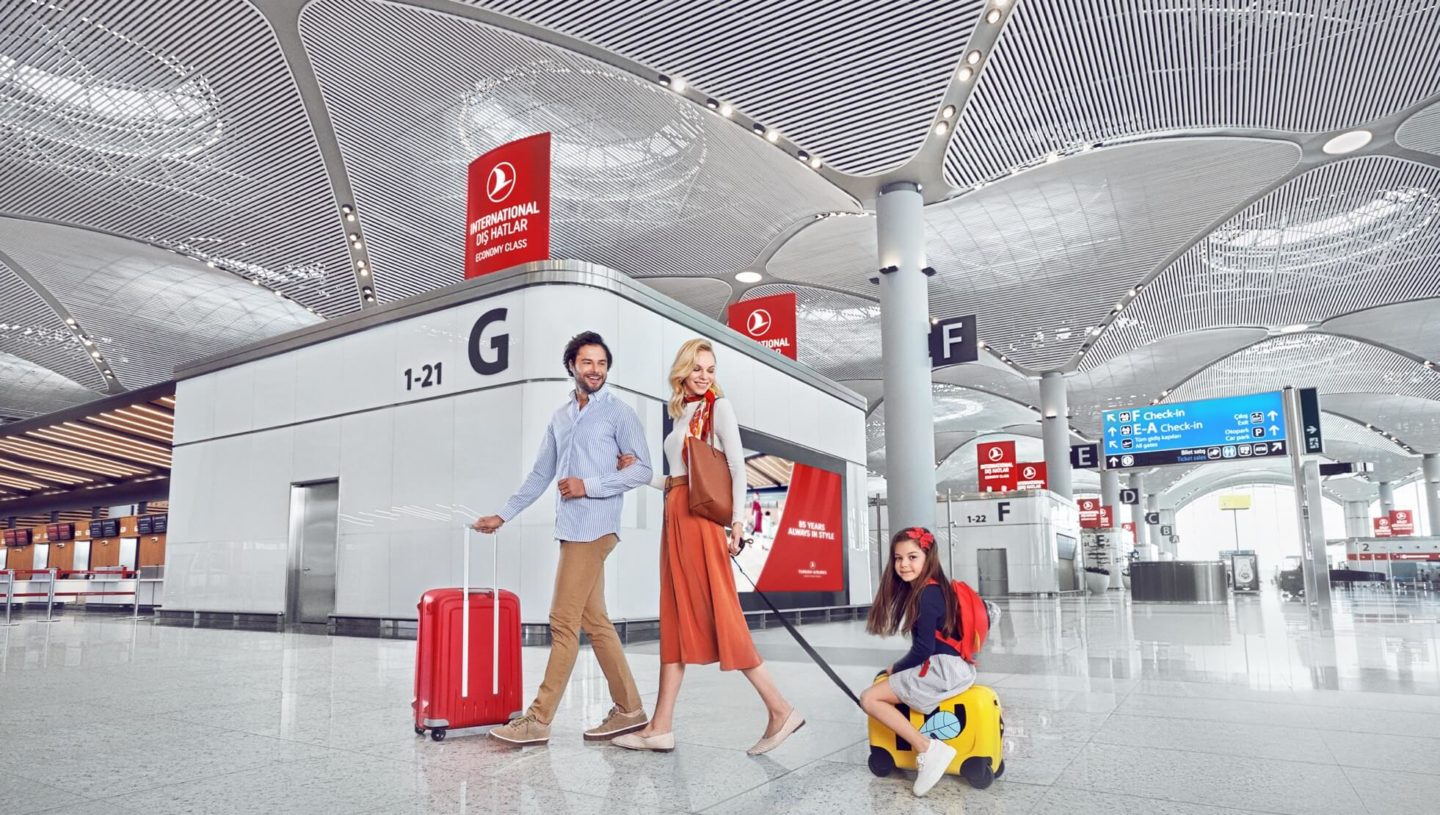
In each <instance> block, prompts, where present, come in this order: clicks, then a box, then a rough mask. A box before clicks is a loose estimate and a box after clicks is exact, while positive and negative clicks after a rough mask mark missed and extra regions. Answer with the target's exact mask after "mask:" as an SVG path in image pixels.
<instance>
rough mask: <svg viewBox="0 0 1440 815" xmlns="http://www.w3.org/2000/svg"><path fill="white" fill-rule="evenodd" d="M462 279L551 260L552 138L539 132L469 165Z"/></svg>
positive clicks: (513, 142) (489, 153)
mask: <svg viewBox="0 0 1440 815" xmlns="http://www.w3.org/2000/svg"><path fill="white" fill-rule="evenodd" d="M466 189H467V192H466V223H467V224H468V225H469V226H468V229H467V230H466V238H465V278H466V279H467V280H468V279H470V278H472V277H479V276H480V275H486V274H490V273H491V272H498V271H500V270H501V269H508V268H510V267H511V266H515V265H518V264H521V263H530V262H531V261H536V260H545V259H546V258H548V257H550V134H549V133H539V134H536V135H534V136H527V137H526V138H523V139H518V140H516V141H512V142H510V143H509V144H505V145H501V146H500V147H497V148H495V149H494V150H491V151H490V152H488V153H486V154H485V155H483V156H481V157H479V158H477V159H475V160H474V161H472V162H470V169H469V173H468V176H467V184H466Z"/></svg>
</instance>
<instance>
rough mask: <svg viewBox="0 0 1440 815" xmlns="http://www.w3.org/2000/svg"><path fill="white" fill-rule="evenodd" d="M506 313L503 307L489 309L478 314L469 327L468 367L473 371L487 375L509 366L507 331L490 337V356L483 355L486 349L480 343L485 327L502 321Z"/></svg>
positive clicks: (508, 336) (508, 338)
mask: <svg viewBox="0 0 1440 815" xmlns="http://www.w3.org/2000/svg"><path fill="white" fill-rule="evenodd" d="M507 313H508V311H507V310H506V309H503V308H497V309H491V310H490V311H487V312H485V313H484V314H482V315H480V319H478V320H476V321H475V326H474V327H473V328H471V329H470V345H469V351H470V367H471V368H474V369H475V373H477V374H481V375H482V376H489V375H491V374H498V373H500V372H502V371H504V370H505V369H506V368H509V367H510V335H509V334H508V333H505V332H502V333H499V334H496V335H494V336H493V337H491V338H490V347H489V349H488V350H490V351H493V352H494V355H493V356H492V357H490V358H487V357H486V355H485V351H486V350H487V349H484V348H482V347H481V345H480V344H481V340H482V339H483V336H484V334H485V329H486V328H489V327H490V325H491V324H492V323H504V322H505V315H506V314H507Z"/></svg>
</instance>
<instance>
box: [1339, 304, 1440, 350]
mask: <svg viewBox="0 0 1440 815" xmlns="http://www.w3.org/2000/svg"><path fill="white" fill-rule="evenodd" d="M1321 329H1322V330H1324V331H1330V332H1334V333H1336V334H1346V335H1349V336H1352V337H1361V338H1363V339H1367V340H1371V341H1373V342H1377V343H1380V344H1381V345H1386V346H1389V347H1391V348H1396V349H1399V350H1401V351H1405V352H1408V353H1411V354H1415V355H1416V356H1419V357H1421V358H1423V359H1427V360H1431V361H1440V299H1429V300H1415V301H1413V302H1409V303H1396V304H1394V305H1389V306H1380V307H1378V308H1372V309H1367V310H1365V311H1361V312H1356V313H1354V314H1348V315H1346V316H1344V317H1336V318H1335V319H1333V320H1327V321H1326V322H1325V323H1324V325H1322V326H1321Z"/></svg>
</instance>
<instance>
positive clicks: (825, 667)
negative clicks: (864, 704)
mask: <svg viewBox="0 0 1440 815" xmlns="http://www.w3.org/2000/svg"><path fill="white" fill-rule="evenodd" d="M730 559H731V560H733V561H735V568H736V569H739V571H740V574H741V575H744V577H745V579H746V580H749V581H750V586H751V588H753V589H755V593H756V594H758V595H760V599H761V600H764V601H765V605H767V606H769V607H770V610H771V611H773V612H775V616H776V617H778V618H779V619H780V623H781V625H784V626H785V630H786V631H789V632H790V636H792V637H794V638H795V641H796V642H798V643H800V647H801V648H802V649H803V650H804V651H805V653H806V654H808V655H809V657H810V659H811V660H812V661H814V663H815V664H816V665H818V666H820V670H822V671H824V672H825V675H826V676H828V677H830V681H831V682H834V683H835V687H837V688H839V689H840V690H841V691H843V692H844V693H845V695H846V696H848V697H850V701H852V702H854V703H855V706H856V707H860V697H858V696H856V695H855V692H854V691H852V690H850V686H849V685H846V684H845V680H843V679H841V678H840V676H839V674H837V673H835V669H834V668H831V667H830V663H828V662H826V661H825V658H824V657H822V656H820V654H819V653H818V652H816V650H815V648H814V646H812V645H811V644H810V643H809V642H806V640H805V638H804V637H802V636H800V632H799V631H796V630H795V626H793V625H791V624H790V621H789V620H787V619H785V615H784V614H781V613H780V609H778V608H776V607H775V604H774V603H772V602H770V598H769V597H766V596H765V592H763V591H760V587H759V586H756V585H755V581H754V580H751V579H750V575H748V574H745V569H744V568H742V567H741V566H740V561H739V560H737V559H736V558H735V556H734V555H731V556H730ZM861 709H862V710H863V709H864V708H861Z"/></svg>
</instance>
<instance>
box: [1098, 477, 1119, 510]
mask: <svg viewBox="0 0 1440 815" xmlns="http://www.w3.org/2000/svg"><path fill="white" fill-rule="evenodd" d="M1100 504H1101V505H1102V506H1107V507H1110V511H1111V512H1112V513H1114V514H1115V515H1117V516H1118V515H1119V514H1120V473H1119V472H1118V471H1116V470H1101V471H1100ZM1112 520H1115V521H1118V520H1120V519H1119V518H1118V517H1117V518H1113V519H1112Z"/></svg>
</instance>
